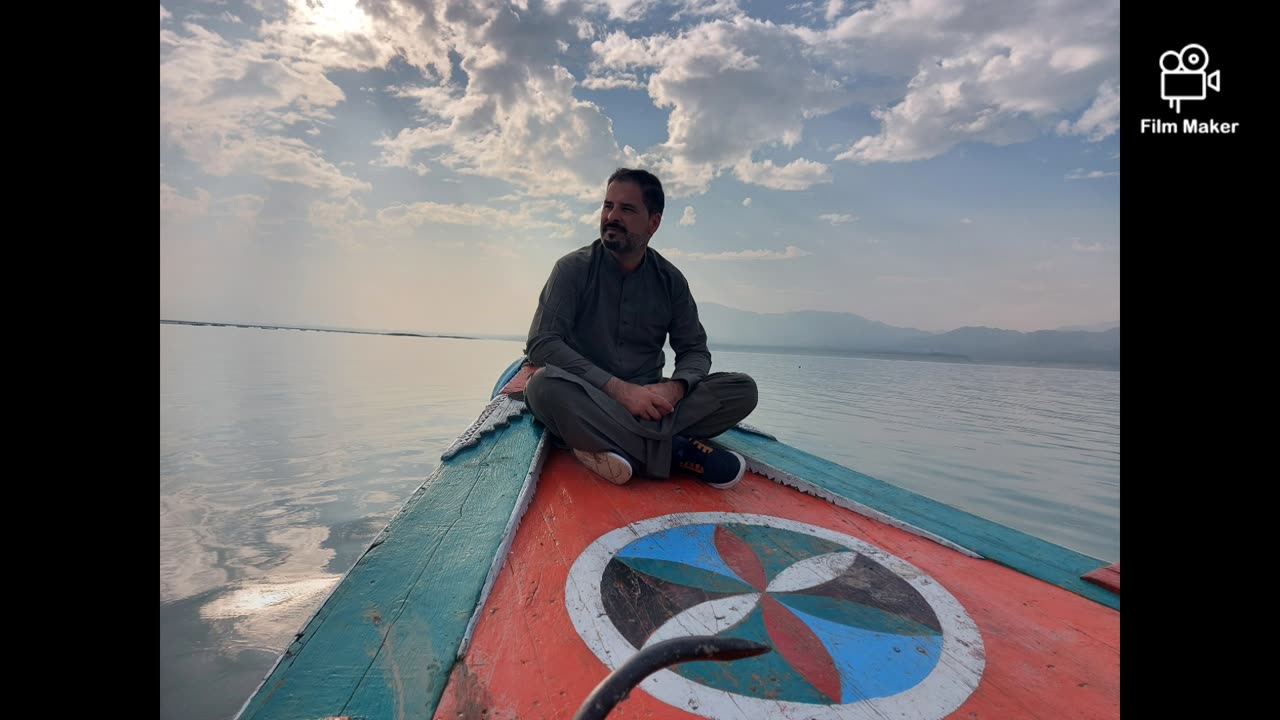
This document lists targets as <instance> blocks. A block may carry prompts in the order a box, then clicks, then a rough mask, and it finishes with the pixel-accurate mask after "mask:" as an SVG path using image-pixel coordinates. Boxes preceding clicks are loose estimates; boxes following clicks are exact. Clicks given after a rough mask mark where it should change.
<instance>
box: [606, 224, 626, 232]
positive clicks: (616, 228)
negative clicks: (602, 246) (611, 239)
mask: <svg viewBox="0 0 1280 720" xmlns="http://www.w3.org/2000/svg"><path fill="white" fill-rule="evenodd" d="M611 228H612V229H614V230H621V231H622V232H626V231H627V229H626V228H624V227H622V226H621V225H617V224H614V223H610V224H608V225H605V226H604V229H605V230H609V229H611Z"/></svg>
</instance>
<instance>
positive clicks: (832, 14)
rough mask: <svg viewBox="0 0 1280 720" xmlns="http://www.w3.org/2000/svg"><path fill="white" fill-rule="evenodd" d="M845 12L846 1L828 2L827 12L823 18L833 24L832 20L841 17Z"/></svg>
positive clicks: (828, 0)
mask: <svg viewBox="0 0 1280 720" xmlns="http://www.w3.org/2000/svg"><path fill="white" fill-rule="evenodd" d="M843 12H844V0H827V11H826V14H825V15H823V17H825V18H826V19H827V22H831V21H832V20H835V19H836V18H838V17H840V14H841V13H843Z"/></svg>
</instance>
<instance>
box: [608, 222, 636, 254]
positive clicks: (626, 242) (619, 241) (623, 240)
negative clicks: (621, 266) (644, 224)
mask: <svg viewBox="0 0 1280 720" xmlns="http://www.w3.org/2000/svg"><path fill="white" fill-rule="evenodd" d="M610 230H613V232H614V233H615V234H614V235H613V236H612V237H610V236H609V234H608V233H609V231H610ZM600 240H601V241H603V242H604V246H605V247H606V248H608V249H610V250H612V251H613V252H616V253H619V254H622V255H625V254H627V253H630V252H633V251H635V250H636V249H637V248H640V247H643V246H644V238H643V237H641V236H640V235H637V234H635V233H632V232H627V230H626V229H625V228H620V227H618V226H616V225H615V226H612V227H603V228H601V229H600Z"/></svg>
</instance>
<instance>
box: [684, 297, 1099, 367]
mask: <svg viewBox="0 0 1280 720" xmlns="http://www.w3.org/2000/svg"><path fill="white" fill-rule="evenodd" d="M698 310H699V314H700V315H701V319H702V325H703V327H704V328H706V330H707V337H708V343H709V344H711V345H713V346H715V345H718V346H729V347H743V348H779V349H781V348H786V349H791V350H794V349H808V350H826V351H835V352H841V353H849V354H865V355H871V356H885V357H898V358H905V359H920V360H945V361H950V362H974V363H1006V364H1017V365H1024V364H1027V365H1064V366H1088V367H1102V368H1114V369H1119V367H1120V327H1119V323H1110V324H1108V325H1102V326H1090V327H1092V328H1098V329H1096V330H1095V329H1068V328H1063V329H1058V330H1039V331H1036V332H1029V333H1024V332H1019V331H1016V330H999V329H995V328H987V327H963V328H959V329H957V330H952V331H950V332H945V333H931V332H926V331H924V330H917V329H915V328H902V327H894V326H893V325H886V324H884V323H881V322H876V321H874V320H868V319H866V318H864V317H861V316H859V315H854V314H852V313H837V312H818V311H800V312H788V313H777V314H760V313H753V312H748V311H746V310H738V309H735V308H731V307H726V306H724V305H719V304H716V303H709V302H701V303H698Z"/></svg>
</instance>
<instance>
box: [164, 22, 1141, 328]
mask: <svg viewBox="0 0 1280 720" xmlns="http://www.w3.org/2000/svg"><path fill="white" fill-rule="evenodd" d="M1119 51H1120V7H1119V2H1118V1H1116V0H1112V1H1097V0H1035V1H1028V0H878V1H862V2H854V1H851V0H810V1H808V2H804V1H792V2H786V1H785V0H783V1H772V2H759V1H757V0H560V1H559V2H555V1H545V0H471V1H467V2H458V1H454V0H443V1H435V0H186V1H185V2H165V3H161V5H160V315H161V318H162V319H169V320H192V321H214V322H243V323H276V324H297V325H317V326H326V327H349V328H366V329H388V330H404V331H421V332H450V333H474V334H512V335H522V334H524V333H525V332H527V330H528V326H529V321H530V319H531V316H532V314H533V310H534V308H535V306H536V303H537V297H538V293H539V292H540V290H541V288H542V286H543V284H544V283H545V281H546V278H547V274H548V272H549V271H550V269H551V267H552V265H553V264H554V263H555V261H556V259H557V258H559V257H561V256H563V255H565V254H566V253H569V252H571V251H573V250H575V249H577V248H579V247H582V246H585V245H588V244H590V243H591V242H592V241H593V240H595V239H596V238H597V237H598V236H599V209H600V204H601V202H602V201H603V198H604V191H605V181H606V180H607V178H608V176H609V174H610V173H611V172H612V171H613V170H614V169H615V168H617V167H642V168H645V169H648V170H651V171H652V172H654V173H655V174H657V175H658V177H659V178H660V179H661V180H662V182H663V185H664V187H665V189H666V211H665V212H664V213H663V217H662V224H661V226H660V227H659V229H658V231H657V233H656V234H655V235H654V236H653V238H652V240H651V243H650V247H652V248H654V249H655V250H657V251H658V252H660V253H662V254H663V256H664V257H666V258H667V259H669V260H671V261H672V262H673V263H675V264H676V265H677V267H679V268H680V270H681V271H682V272H683V273H684V275H685V276H686V277H687V278H688V280H689V284H690V287H691V289H692V291H693V294H694V298H695V299H696V300H697V301H698V302H715V303H720V304H723V305H728V306H730V307H735V308H740V309H743V310H750V311H754V312H761V313H777V312H787V311H793V310H827V311H837V312H850V313H856V314H858V315H861V316H863V317H866V318H869V319H871V320H877V321H880V322H884V323H887V324H890V325H896V326H901V327H912V328H917V329H920V330H929V331H945V330H951V329H954V328H958V327H965V326H988V327H999V328H1006V329H1012V330H1022V331H1031V330H1039V329H1052V328H1057V327H1062V326H1069V325H1092V324H1098V323H1104V322H1114V321H1118V320H1119V316H1120V277H1119V271H1120V177H1119V173H1120V147H1119V135H1118V132H1117V129H1118V123H1119V113H1120V85H1119V73H1120V67H1119Z"/></svg>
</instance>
